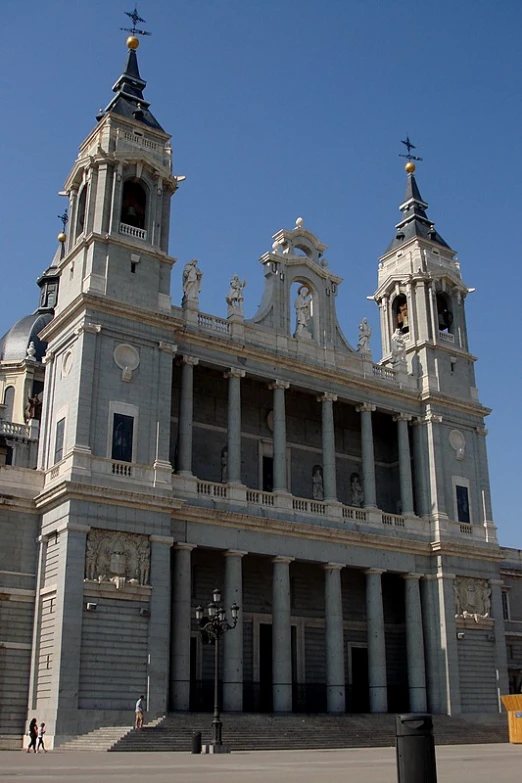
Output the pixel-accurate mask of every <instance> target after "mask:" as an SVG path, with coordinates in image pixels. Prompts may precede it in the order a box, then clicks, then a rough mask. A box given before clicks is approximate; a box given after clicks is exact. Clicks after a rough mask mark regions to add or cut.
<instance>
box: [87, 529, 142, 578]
mask: <svg viewBox="0 0 522 783" xmlns="http://www.w3.org/2000/svg"><path fill="white" fill-rule="evenodd" d="M149 577H150V541H149V538H148V536H142V535H138V534H134V533H118V532H114V531H111V530H99V529H96V528H92V529H91V530H90V531H89V533H88V535H87V547H86V552H85V581H86V582H98V583H100V584H102V583H103V582H111V583H112V584H114V585H116V588H117V589H120V588H121V587H124V586H125V585H126V584H128V585H148V584H149Z"/></svg>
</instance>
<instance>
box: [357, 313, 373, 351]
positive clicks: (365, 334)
mask: <svg viewBox="0 0 522 783" xmlns="http://www.w3.org/2000/svg"><path fill="white" fill-rule="evenodd" d="M371 336H372V328H371V326H370V324H369V323H368V319H367V318H363V319H362V321H361V323H360V324H359V340H358V342H357V351H358V352H359V353H366V354H369V353H371V349H370V337H371Z"/></svg>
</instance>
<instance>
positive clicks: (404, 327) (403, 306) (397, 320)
mask: <svg viewBox="0 0 522 783" xmlns="http://www.w3.org/2000/svg"><path fill="white" fill-rule="evenodd" d="M392 312H393V329H394V331H395V329H400V330H401V332H402V333H403V334H408V333H409V331H410V322H409V314H408V299H407V298H406V295H405V294H399V295H398V296H396V297H395V299H394V300H393V303H392Z"/></svg>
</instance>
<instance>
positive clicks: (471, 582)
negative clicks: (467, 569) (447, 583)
mask: <svg viewBox="0 0 522 783" xmlns="http://www.w3.org/2000/svg"><path fill="white" fill-rule="evenodd" d="M453 590H454V592H455V617H463V618H473V619H474V620H475V622H477V623H478V622H479V620H484V619H486V618H487V617H489V616H490V613H491V588H490V586H489V582H488V580H487V579H473V578H471V577H465V576H457V577H456V578H455V582H454V585H453Z"/></svg>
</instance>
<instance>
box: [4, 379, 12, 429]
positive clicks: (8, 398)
mask: <svg viewBox="0 0 522 783" xmlns="http://www.w3.org/2000/svg"><path fill="white" fill-rule="evenodd" d="M14 400H15V387H14V386H6V388H5V390H4V399H3V403H4V405H5V409H4V418H5V420H6V421H13V413H14Z"/></svg>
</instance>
